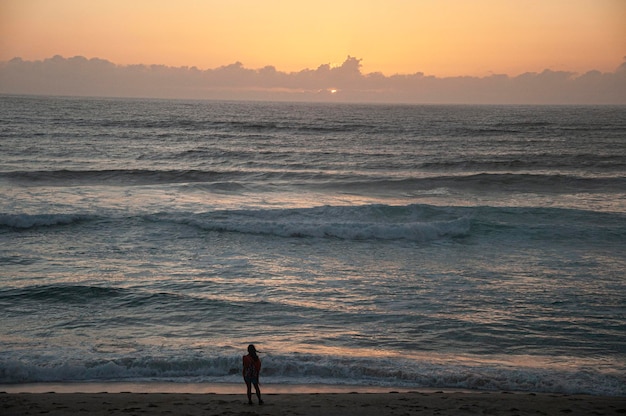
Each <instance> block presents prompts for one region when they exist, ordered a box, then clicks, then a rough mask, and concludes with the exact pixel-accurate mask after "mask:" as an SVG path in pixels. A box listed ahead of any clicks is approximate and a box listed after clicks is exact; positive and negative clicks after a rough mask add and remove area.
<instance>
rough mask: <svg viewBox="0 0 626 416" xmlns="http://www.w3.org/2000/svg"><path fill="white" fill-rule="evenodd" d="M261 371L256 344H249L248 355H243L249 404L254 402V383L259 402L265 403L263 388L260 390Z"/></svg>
mask: <svg viewBox="0 0 626 416" xmlns="http://www.w3.org/2000/svg"><path fill="white" fill-rule="evenodd" d="M260 372H261V359H260V358H259V356H258V355H257V353H256V348H255V347H254V345H252V344H250V345H248V355H244V356H243V380H244V381H245V382H246V387H247V389H248V391H247V393H248V404H252V384H254V389H255V390H256V397H258V398H259V404H263V400H261V390H259V373H260Z"/></svg>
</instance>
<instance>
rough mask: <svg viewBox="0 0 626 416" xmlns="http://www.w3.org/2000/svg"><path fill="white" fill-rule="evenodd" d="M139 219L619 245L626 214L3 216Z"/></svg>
mask: <svg viewBox="0 0 626 416" xmlns="http://www.w3.org/2000/svg"><path fill="white" fill-rule="evenodd" d="M133 220H138V221H141V222H150V223H153V224H155V225H158V224H162V225H167V224H182V225H186V226H190V227H194V228H197V229H200V230H204V231H215V232H232V233H241V234H258V235H270V236H276V237H286V238H292V237H301V238H304V237H307V238H336V239H344V240H406V241H415V242H428V241H436V240H441V239H454V238H463V237H469V236H473V237H480V236H483V237H488V236H490V237H494V236H497V235H500V236H501V237H508V238H511V239H519V238H523V239H530V238H543V239H546V240H553V239H571V238H575V239H580V240H589V239H593V240H596V241H605V242H610V241H619V240H620V239H623V238H625V237H626V217H625V216H624V215H623V214H619V213H602V212H590V211H585V210H575V209H560V208H506V207H503V208H496V207H438V206H430V205H421V204H412V205H406V206H392V205H363V206H320V207H315V208H291V209H249V210H216V211H209V212H204V213H190V212H160V213H138V214H135V215H133V216H128V215H126V214H125V215H124V216H120V217H116V216H111V215H107V216H104V215H96V214H80V213H74V214H64V213H58V214H57V213H54V214H52V213H51V214H0V231H3V232H9V231H11V230H14V231H20V230H28V229H34V228H39V227H68V226H89V225H90V224H94V223H102V222H107V223H108V224H109V225H108V226H109V227H128V226H129V224H130V223H132V221H133Z"/></svg>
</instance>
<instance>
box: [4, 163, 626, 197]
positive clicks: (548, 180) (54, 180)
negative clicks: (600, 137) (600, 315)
mask: <svg viewBox="0 0 626 416" xmlns="http://www.w3.org/2000/svg"><path fill="white" fill-rule="evenodd" d="M0 180H6V181H10V182H13V183H15V184H18V185H22V186H28V185H30V186H44V185H45V186H61V187H63V186H81V185H105V186H106V185H109V186H125V187H128V186H133V185H134V186H140V185H157V184H184V183H206V184H207V186H208V187H211V186H212V185H216V186H217V185H219V186H225V185H227V184H228V185H230V187H231V188H232V189H233V190H239V189H244V188H245V187H246V186H248V185H251V184H254V183H265V184H267V183H272V181H275V182H277V183H289V184H290V185H292V186H293V185H298V184H306V185H310V186H316V187H319V188H328V189H343V190H346V191H348V190H351V189H359V188H367V189H371V190H375V189H389V188H392V189H394V190H396V191H405V192H406V191H411V190H426V189H436V188H450V189H461V190H462V189H467V188H468V187H469V188H471V189H475V190H480V189H484V190H499V189H500V190H502V191H511V190H516V191H525V192H550V193H555V192H556V193H564V192H574V191H575V192H620V193H621V192H623V191H624V189H626V176H623V175H619V176H614V175H613V176H596V177H580V176H575V175H565V174H536V173H534V174H531V173H478V174H462V173H459V174H457V175H444V176H438V175H425V176H424V177H420V178H402V177H400V178H397V179H392V178H389V177H378V176H377V174H376V173H375V172H370V173H368V172H360V173H358V172H357V173H350V174H344V173H338V174H335V173H324V172H319V171H316V172H312V171H311V172H309V171H307V170H290V171H284V170H283V171H281V170H275V171H272V170H267V169H258V170H257V169H254V168H250V169H249V170H246V171H229V170H224V171H202V170H166V171H161V170H121V169H120V170H105V171H71V170H60V171H23V172H20V171H14V172H0Z"/></svg>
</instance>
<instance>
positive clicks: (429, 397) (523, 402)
mask: <svg viewBox="0 0 626 416" xmlns="http://www.w3.org/2000/svg"><path fill="white" fill-rule="evenodd" d="M263 399H264V401H265V403H264V404H263V405H258V404H256V397H255V398H254V402H255V404H253V405H249V404H247V398H246V397H245V394H222V393H220V394H216V393H206V394H200V393H123V392H122V393H105V392H101V393H54V392H49V393H0V415H3V416H14V415H15V416H17V415H20V416H28V415H39V416H40V415H48V416H56V415H95V416H98V415H102V416H104V415H191V416H194V415H198V416H200V415H204V416H209V415H215V416H233V415H268V416H273V415H277V416H278V415H281V416H285V415H292V416H297V415H299V416H317V415H320V416H321V415H325V416H333V415H336V416H347V415H359V416H384V415H398V416H400V415H402V416H405V415H440V416H446V415H451V416H452V415H535V416H536V415H569V416H576V415H581V416H582V415H585V416H588V415H626V398H624V397H602V396H587V395H560V394H535V393H493V392H490V393H482V392H428V393H425V392H398V393H395V392H388V393H360V392H359V393H357V392H352V393H270V394H265V395H264V397H263Z"/></svg>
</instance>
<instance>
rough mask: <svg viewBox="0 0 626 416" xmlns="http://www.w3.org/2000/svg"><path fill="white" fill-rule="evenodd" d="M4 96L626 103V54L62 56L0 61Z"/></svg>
mask: <svg viewBox="0 0 626 416" xmlns="http://www.w3.org/2000/svg"><path fill="white" fill-rule="evenodd" d="M0 93H4V94H36V95H75V96H105V97H147V98H191V99H234V100H238V99H241V100H290V101H345V102H400V103H435V104H437V103H467V104H626V57H625V61H624V63H622V64H621V65H620V66H619V67H618V68H616V70H615V71H614V72H611V73H602V72H599V71H589V72H587V73H584V74H574V73H571V72H562V71H551V70H545V71H543V72H540V73H534V72H533V73H530V72H529V73H525V74H522V75H519V76H515V77H510V76H508V75H504V74H494V75H490V76H487V77H444V78H441V77H435V76H428V75H425V74H424V73H421V72H417V73H414V74H404V75H403V74H395V75H391V76H386V75H383V74H382V73H379V72H375V73H369V74H363V73H362V71H361V59H357V58H354V57H351V56H348V57H347V58H346V60H345V61H344V62H343V64H341V65H340V66H331V65H329V64H323V65H320V66H319V67H317V68H316V69H304V70H301V71H298V72H283V71H279V70H277V69H276V68H275V67H273V66H266V67H263V68H260V69H251V68H246V67H245V66H244V65H243V64H242V63H241V62H235V63H233V64H230V65H226V66H221V67H219V68H214V69H206V70H201V69H198V68H196V67H169V66H163V65H127V66H121V65H115V64H114V63H112V62H109V61H107V60H104V59H98V58H92V59H87V58H85V57H82V56H76V57H72V58H64V57H61V56H58V55H57V56H54V57H52V58H49V59H45V60H42V61H24V60H22V59H20V58H14V59H12V60H10V61H8V62H2V63H0Z"/></svg>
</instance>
